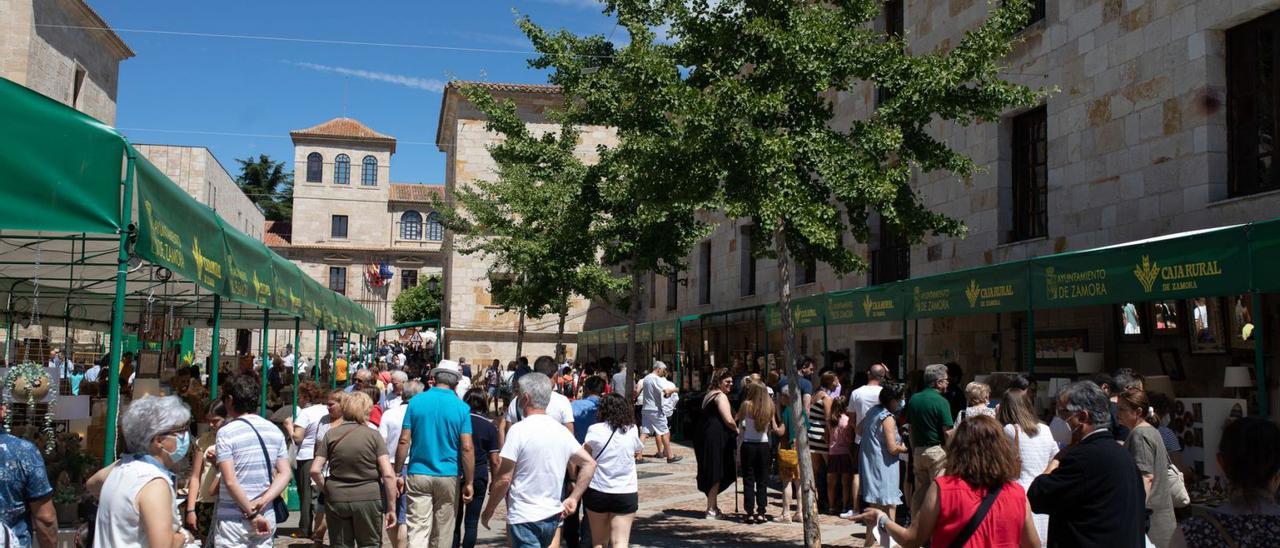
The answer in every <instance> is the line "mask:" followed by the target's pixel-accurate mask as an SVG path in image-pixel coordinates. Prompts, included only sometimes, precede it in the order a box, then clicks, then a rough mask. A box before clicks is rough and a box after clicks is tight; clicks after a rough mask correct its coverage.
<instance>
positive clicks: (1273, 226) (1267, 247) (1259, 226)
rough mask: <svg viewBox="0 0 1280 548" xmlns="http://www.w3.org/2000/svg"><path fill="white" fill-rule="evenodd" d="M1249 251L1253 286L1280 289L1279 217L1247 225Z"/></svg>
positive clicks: (1260, 289) (1263, 288) (1271, 289)
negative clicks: (1251, 260)
mask: <svg viewBox="0 0 1280 548" xmlns="http://www.w3.org/2000/svg"><path fill="white" fill-rule="evenodd" d="M1249 253H1250V255H1251V256H1252V257H1253V265H1252V269H1253V276H1252V277H1253V288H1254V289H1257V290H1258V291H1264V292H1277V291H1280V219H1277V220H1274V221H1267V222H1265V223H1255V224H1253V225H1251V226H1250V227H1249Z"/></svg>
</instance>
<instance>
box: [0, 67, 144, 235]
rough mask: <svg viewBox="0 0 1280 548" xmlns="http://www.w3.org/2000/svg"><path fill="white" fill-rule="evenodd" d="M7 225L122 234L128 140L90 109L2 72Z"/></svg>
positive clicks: (1, 214) (1, 204)
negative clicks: (24, 84) (71, 104)
mask: <svg viewBox="0 0 1280 548" xmlns="http://www.w3.org/2000/svg"><path fill="white" fill-rule="evenodd" d="M0 120H3V126H4V131H3V132H2V133H3V135H0V143H3V144H2V145H0V148H3V151H4V152H3V153H2V154H0V173H3V174H4V175H3V178H2V179H0V181H2V182H0V185H3V188H4V199H3V200H0V229H3V230H39V231H46V232H49V231H52V232H82V233H83V232H87V233H96V234H116V233H117V231H118V230H119V228H120V226H119V225H120V191H121V180H122V173H124V153H125V140H124V138H123V137H121V136H120V134H118V133H116V131H115V130H114V129H112V128H111V127H110V126H107V125H106V124H103V123H102V122H99V121H97V120H94V119H93V118H91V117H89V116H88V115H86V114H84V113H82V112H79V111H77V110H75V109H73V108H70V107H68V106H66V105H64V104H62V103H59V102H57V101H54V100H53V99H50V98H48V97H45V96H44V95H41V94H39V93H36V92H34V91H31V90H29V89H26V88H24V87H22V86H20V85H18V84H16V83H14V82H11V81H9V80H6V79H4V78H0Z"/></svg>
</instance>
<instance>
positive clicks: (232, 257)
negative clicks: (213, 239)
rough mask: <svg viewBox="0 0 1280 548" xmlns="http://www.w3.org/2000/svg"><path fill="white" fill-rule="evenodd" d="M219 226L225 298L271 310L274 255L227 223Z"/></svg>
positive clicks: (260, 243) (265, 247)
mask: <svg viewBox="0 0 1280 548" xmlns="http://www.w3.org/2000/svg"><path fill="white" fill-rule="evenodd" d="M220 221H221V220H220ZM221 225H222V235H223V241H224V242H226V246H227V268H228V276H227V281H228V295H227V296H228V297H230V298H231V300H233V301H236V302H240V303H244V304H249V305H257V306H260V307H263V308H270V307H271V306H272V304H273V303H272V302H271V284H272V283H274V282H275V272H274V270H272V266H271V258H272V255H274V253H272V252H271V250H270V249H267V246H265V245H263V244H262V242H259V241H257V240H255V239H253V238H250V237H248V236H245V235H244V234H242V233H241V232H240V231H238V230H236V229H235V228H232V227H228V226H227V225H226V223H221ZM330 306H336V305H330Z"/></svg>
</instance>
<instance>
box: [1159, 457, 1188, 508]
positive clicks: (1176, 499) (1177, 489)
mask: <svg viewBox="0 0 1280 548" xmlns="http://www.w3.org/2000/svg"><path fill="white" fill-rule="evenodd" d="M1165 481H1167V482H1169V495H1170V496H1172V497H1173V507H1174V508H1186V507H1188V506H1190V505H1191V495H1190V494H1188V493H1187V482H1186V480H1185V479H1184V477H1183V475H1182V470H1179V469H1178V467H1177V466H1174V465H1173V464H1170V465H1169V468H1168V469H1167V470H1165Z"/></svg>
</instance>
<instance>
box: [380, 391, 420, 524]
mask: <svg viewBox="0 0 1280 548" xmlns="http://www.w3.org/2000/svg"><path fill="white" fill-rule="evenodd" d="M396 374H400V375H404V372H403V371H396V372H394V373H392V374H391V378H392V379H393V380H394V379H396ZM425 389H426V386H425V385H423V384H422V382H420V381H405V382H404V383H403V384H402V385H401V386H400V393H399V394H398V395H397V396H396V398H395V399H394V400H391V402H390V403H389V405H388V407H387V410H386V411H385V412H383V413H382V422H381V423H380V424H379V425H378V433H379V434H382V439H383V440H385V441H386V442H387V454H388V455H394V454H396V448H397V446H399V445H400V430H401V427H402V426H404V415H405V412H406V411H408V410H409V400H411V399H413V397H414V396H417V395H418V394H421V393H422V391H423V390H425ZM406 470H407V468H406ZM404 473H406V472H405V470H396V474H397V475H399V474H404ZM408 507H409V492H408V491H407V490H406V491H402V492H400V496H398V497H396V527H395V529H394V530H392V531H391V532H390V533H389V535H388V536H390V537H391V546H392V547H394V548H403V547H405V546H408V545H409V525H408V523H409V520H408V515H407V510H408Z"/></svg>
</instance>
